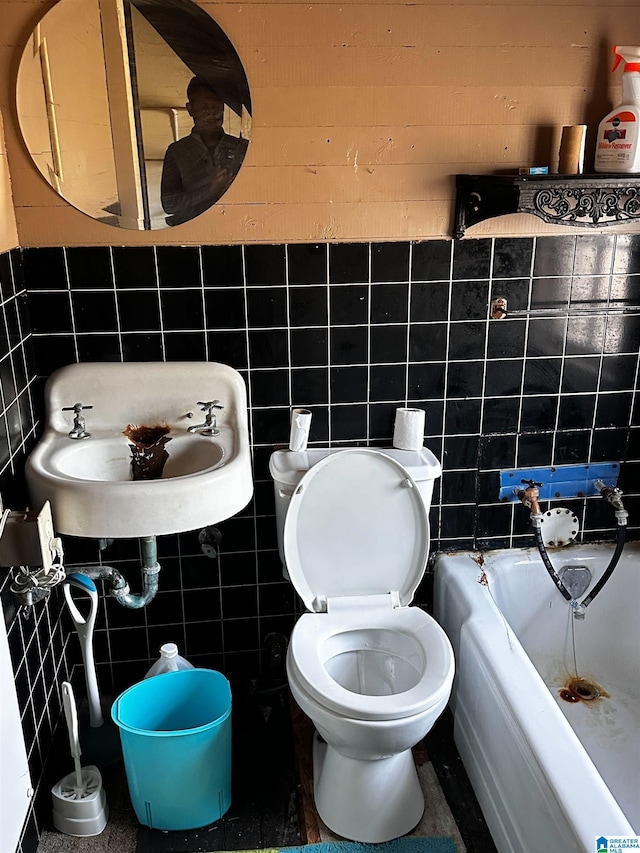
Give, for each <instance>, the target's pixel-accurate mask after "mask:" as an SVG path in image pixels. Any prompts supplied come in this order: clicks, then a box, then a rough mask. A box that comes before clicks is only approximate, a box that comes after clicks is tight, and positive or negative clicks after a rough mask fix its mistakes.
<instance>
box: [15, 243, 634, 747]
mask: <svg viewBox="0 0 640 853" xmlns="http://www.w3.org/2000/svg"><path fill="white" fill-rule="evenodd" d="M21 257H22V260H23V264H24V276H25V282H26V291H27V293H28V302H29V311H30V316H31V323H32V329H33V335H32V339H30V343H32V345H33V346H32V349H33V359H34V362H33V367H32V366H31V365H30V363H29V362H27V363H26V364H25V366H24V367H23V368H22V372H21V371H20V370H17V371H16V369H15V367H14V369H13V373H12V374H7V376H6V378H3V372H2V370H0V391H1V392H2V394H3V395H5V394H6V393H8V394H9V396H11V395H12V394H13V390H12V389H13V387H14V386H13V384H12V378H11V377H13V379H14V380H15V381H16V382H17V386H16V387H17V388H20V386H22V387H23V392H24V386H25V385H26V388H27V390H28V391H29V392H32V391H34V392H35V393H34V395H33V397H34V403H35V404H36V405H37V410H38V411H41V407H42V399H41V394H42V381H43V379H44V377H46V376H47V375H49V374H50V373H51V372H52V371H53V370H54V369H55V368H56V367H58V366H61V365H63V364H66V363H69V362H73V361H76V360H81V361H82V360H107V361H108V360H116V361H118V360H124V361H146V360H150V361H155V360H178V359H208V360H212V361H216V360H217V361H222V362H226V363H228V364H231V365H232V366H233V367H235V368H236V369H238V370H239V371H240V372H241V373H242V375H243V376H244V378H245V380H246V382H247V388H248V393H249V407H250V411H249V415H250V427H251V440H252V448H253V455H254V476H255V495H254V499H253V501H252V502H251V504H250V505H249V506H248V507H247V508H246V509H245V510H244V511H243V512H241V513H239V515H238V516H237V517H235V518H233V519H229V520H228V521H226V522H223V523H222V524H220V530H221V532H222V544H221V547H220V553H219V556H218V558H217V559H215V560H212V559H210V558H208V557H206V556H205V555H204V554H203V553H202V551H201V549H200V545H199V542H198V538H197V533H189V534H184V535H180V536H172V537H163V538H162V539H161V540H160V541H159V553H160V562H161V565H162V566H163V569H162V573H161V576H160V590H161V592H160V594H159V595H158V597H157V599H156V600H155V601H154V602H152V603H151V604H150V605H149V606H148V607H147V608H146V609H145V610H143V611H125V610H123V609H122V608H120V607H119V606H118V605H117V604H115V603H114V602H113V601H112V600H110V599H108V600H102V602H101V610H100V616H99V619H98V626H97V636H96V652H97V655H98V662H99V678H100V680H101V686H102V688H103V691H104V690H106V691H118V690H120V689H121V688H123V687H126V686H128V685H129V684H130V683H132V682H133V681H134V680H136V679H138V678H140V677H141V675H142V674H143V673H144V672H145V670H146V668H147V667H148V665H149V661H150V659H153V658H155V657H156V655H157V650H158V647H159V646H160V645H161V643H163V642H167V641H175V642H177V643H178V644H179V646H180V648H181V651H182V653H183V654H185V655H186V656H187V657H188V658H190V659H191V660H193V662H194V663H196V664H201V665H205V666H214V667H218V668H222V669H223V671H224V672H225V674H227V675H228V676H229V677H230V678H231V679H232V681H233V682H234V684H235V686H236V689H249V688H248V687H247V686H248V685H250V684H251V683H252V682H253V681H255V679H256V678H259V677H260V663H261V655H260V650H261V649H262V648H263V646H264V643H265V638H266V637H267V636H268V635H269V634H270V633H274V632H276V633H282V634H285V635H288V634H289V632H290V630H291V627H292V625H293V623H294V621H295V619H296V617H297V615H298V607H299V604H298V601H297V599H296V597H295V595H294V594H293V592H292V589H291V587H290V586H289V585H288V583H286V582H285V581H284V580H283V577H282V573H281V567H280V562H279V558H278V554H277V546H276V538H275V517H274V500H273V490H272V483H271V481H270V478H269V474H268V460H269V456H270V453H271V452H272V450H273V447H274V445H285V444H286V443H287V441H288V433H289V411H290V407H291V406H307V407H309V408H310V409H311V410H312V412H313V421H312V431H311V442H312V443H316V444H327V443H332V444H337V443H347V444H352V445H374V446H383V445H388V444H389V443H390V441H391V437H392V432H393V419H394V412H395V409H396V408H397V407H398V406H405V405H410V406H418V407H421V408H424V409H425V410H426V413H427V417H426V431H425V444H426V445H427V446H428V447H429V448H430V449H431V450H433V452H434V453H435V454H436V455H437V456H438V458H440V459H441V460H442V463H443V475H442V478H441V480H440V481H439V482H438V483H437V484H436V488H435V492H434V502H433V507H432V511H431V522H432V524H431V531H432V551H436V550H440V549H452V548H488V547H496V548H501V547H509V546H513V545H515V546H518V545H523V544H529V543H530V541H531V540H530V534H529V532H528V519H527V514H526V513H525V512H524V510H523V509H522V508H521V507H519V506H518V507H515V506H514V505H511V504H501V503H500V502H499V501H498V477H499V470H500V469H501V468H505V467H512V466H514V465H518V466H522V467H530V466H545V465H553V464H566V463H570V462H571V463H587V462H590V461H621V462H623V463H624V464H623V467H622V474H621V481H620V485H621V487H622V488H623V489H624V490H625V492H626V495H627V496H626V506H627V508H628V510H629V512H630V516H631V517H630V522H631V523H630V526H629V533H630V536H634V537H637V535H638V530H639V529H640V524H639V522H638V519H639V518H640V500H639V495H638V486H637V483H638V471H639V467H640V405H639V404H638V371H639V363H638V345H639V343H640V260H639V259H640V236H635V235H621V236H610V235H595V236H589V235H587V236H582V235H580V236H577V237H570V236H569V237H566V236H560V237H541V238H537V239H533V238H496V239H482V240H463V241H457V242H450V241H446V240H435V241H429V242H424V243H408V242H395V243H371V244H369V243H359V244H306V245H275V246H267V245H250V246H243V247H241V246H203V247H175V248H174V247H163V246H161V247H139V248H138V247H136V248H133V247H132V248H126V247H113V248H110V247H106V248H105V247H100V248H95V249H91V248H89V249H87V248H82V249H80V248H69V249H67V248H59V249H28V250H24V251H23V252H22V255H21ZM19 259H20V256H19V255H18V254H16V253H11V254H10V256H9V258H8V260H6V261H5V266H6V265H7V264H8V265H9V269H12V265H15V264H16V263H17V262H18V261H19ZM3 269H4V268H3ZM3 275H4V274H3ZM8 287H9V291H10V293H9V296H8V297H7V296H6V295H5V294H4V288H5V284H4V277H3V296H4V298H5V300H6V299H7V298H8V299H9V303H7V304H5V303H4V302H3V307H4V308H5V314H6V317H7V319H6V322H5V324H4V326H5V328H4V330H2V328H1V327H0V365H1V364H2V359H3V358H6V357H7V356H8V357H9V358H13V359H14V360H15V352H14V350H15V347H16V346H17V347H18V349H19V351H20V353H21V354H22V349H23V342H22V341H19V342H18V343H15V342H16V340H17V336H18V338H19V334H20V333H19V332H17V330H16V322H18V323H20V322H21V321H20V317H21V316H22V315H21V314H20V313H19V312H18V311H17V307H18V303H19V302H20V299H21V298H22V297H23V295H24V294H23V291H22V290H20V291H19V292H18V293H17V294H16V291H15V286H14V284H13V279H11V282H10V284H9V285H8ZM497 296H504V297H505V298H506V299H507V302H508V311H509V313H508V315H507V317H506V318H505V319H503V320H499V321H493V320H489V319H488V317H489V303H490V301H491V300H492V299H495V298H496V297H497ZM14 315H17V317H18V320H17V321H15V320H14ZM18 328H22V327H18ZM5 338H6V341H5V343H3V340H5ZM12 341H13V343H12ZM5 372H6V371H5ZM34 374H36V375H37V377H38V378H37V380H36V381H35V384H34V381H33V378H32V377H33V376H34ZM5 384H6V390H5ZM23 392H22V393H20V392H19V393H18V399H17V403H18V406H17V407H16V405H15V404H16V401H15V400H7V399H4V397H3V399H4V406H3V411H4V413H5V417H4V420H3V421H2V423H0V462H1V463H2V464H3V465H4V466H5V470H6V471H7V472H8V474H9V475H10V476H11V478H12V482H13V481H18V480H19V477H18V476H17V475H18V474H19V473H20V472H19V471H18V468H20V466H21V463H22V461H23V457H24V452H25V450H26V449H28V447H29V446H30V442H31V441H32V439H33V420H29V418H30V417H32V416H31V415H30V414H29V412H30V409H29V407H26V408H27V412H26V413H23V408H25V406H24V405H23V404H22V403H21V400H22V398H23V397H24V393H23ZM28 396H29V395H27V398H28ZM12 405H13V406H14V409H13V410H12V409H11V406H12ZM29 406H30V401H29ZM14 412H15V414H14ZM25 417H26V420H25V419H24V418H25ZM16 424H17V426H16ZM25 430H26V432H25ZM15 448H17V450H16V449H15ZM3 476H4V475H3ZM3 494H4V490H3ZM571 508H572V509H573V511H575V512H576V513H577V514H578V516H579V518H580V520H581V524H582V530H583V533H582V535H583V537H584V538H585V539H600V538H608V537H610V535H611V530H612V527H613V522H614V520H613V518H612V515H611V513H610V512H609V511H608V510H609V509H610V508H609V507H606V506H603V502H602V501H595V500H592V499H590V500H588V501H586V500H582V501H576V502H572V507H571ZM65 545H66V549H67V555H68V559H67V562H68V564H70V565H73V564H76V565H78V564H81V563H83V562H88V561H95V560H97V559H98V556H100V558H101V559H102V560H103V561H108V562H109V563H113V564H117V565H118V566H119V568H121V569H122V570H123V571H124V572H125V574H127V575H128V576H129V577H130V579H131V582H132V586H133V587H134V589H135V582H136V578H138V577H139V572H138V569H137V565H138V559H139V554H138V550H137V548H138V546H137V543H131V542H121V543H114V544H112V545H110V546H109V547H108V548H107V550H106V551H105V552H104V553H102V554H100V555H99V554H98V551H97V547H96V543H92V542H84V541H82V540H80V541H78V540H68V541H66V542H65ZM425 587H426V585H425ZM5 597H6V596H5ZM426 602H427V593H426V591H425V592H423V591H422V589H421V590H420V592H419V603H423V604H424V603H426ZM47 614H48V615H47V618H48V619H49V621H50V623H51V627H52V629H54V630H55V625H57V624H58V622H57V621H56V616H55V613H54V614H53V615H52V606H51V605H49V609H48V610H47ZM58 615H59V614H58ZM14 621H15V620H14ZM54 623H55V624H54ZM19 627H20V630H21V632H24V631H25V630H28V626H27V629H25V623H23V622H22V623H19ZM67 627H68V626H67ZM54 636H55V634H54ZM67 638H68V635H67V634H66V633H64V631H62V632H61V633H60V635H59V636H58V643H59V644H62V643H63V642H64V643H65V644H66V641H67ZM16 663H17V670H18V672H20V671H21V666H20V664H21V660H20V658H19V655H18V658H17V659H16ZM65 665H68V664H65ZM36 675H37V674H36ZM29 678H30V676H29ZM20 684H21V691H22V694H23V695H24V697H26V698H25V702H26V704H27V705H29V703H31V705H33V700H32V699H31V696H32V690H31V682H30V681H29V679H26V680H25V679H22V678H21V680H20ZM25 685H26V687H25ZM47 690H49V691H50V692H51V691H53V693H54V694H55V693H56V690H57V688H56V687H55V686H54V685H52V684H49V685H47ZM29 707H31V706H29ZM52 707H53V708H54V710H55V708H56V705H55V704H54V705H53V706H52ZM38 715H40V716H38ZM32 716H34V718H35V719H41V717H42V709H35V710H34V713H33V714H32ZM25 727H26V724H25ZM34 727H35V723H34ZM35 737H36V740H37V738H38V736H37V730H36V735H35Z"/></svg>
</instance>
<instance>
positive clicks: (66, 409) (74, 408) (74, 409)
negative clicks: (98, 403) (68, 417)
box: [60, 403, 93, 415]
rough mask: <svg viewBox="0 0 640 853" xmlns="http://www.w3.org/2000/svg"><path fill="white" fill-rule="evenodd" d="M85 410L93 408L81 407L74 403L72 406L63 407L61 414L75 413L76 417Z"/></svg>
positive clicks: (80, 404) (79, 404)
mask: <svg viewBox="0 0 640 853" xmlns="http://www.w3.org/2000/svg"><path fill="white" fill-rule="evenodd" d="M85 409H93V406H83V405H82V403H74V404H73V406H63V407H62V409H61V410H60V411H62V412H75V413H76V414H77V415H79V414H80V412H82V411H84V410H85Z"/></svg>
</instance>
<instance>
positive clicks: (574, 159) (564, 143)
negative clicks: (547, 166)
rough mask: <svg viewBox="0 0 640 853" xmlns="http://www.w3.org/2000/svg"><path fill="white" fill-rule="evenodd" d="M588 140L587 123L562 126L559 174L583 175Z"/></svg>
mask: <svg viewBox="0 0 640 853" xmlns="http://www.w3.org/2000/svg"><path fill="white" fill-rule="evenodd" d="M586 141H587V125H586V124H572V125H569V126H568V127H563V128H562V139H561V141H560V154H559V159H558V174H560V175H581V174H582V172H583V170H584V147H585V143H586Z"/></svg>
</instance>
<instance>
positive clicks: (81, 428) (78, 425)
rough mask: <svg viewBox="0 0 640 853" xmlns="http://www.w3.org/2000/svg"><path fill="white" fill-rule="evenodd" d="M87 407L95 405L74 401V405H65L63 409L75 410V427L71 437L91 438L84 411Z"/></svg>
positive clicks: (66, 410) (91, 407)
mask: <svg viewBox="0 0 640 853" xmlns="http://www.w3.org/2000/svg"><path fill="white" fill-rule="evenodd" d="M85 409H93V406H83V405H82V403H74V404H73V406H63V407H62V409H61V411H63V412H74V417H73V429H72V430H71V432H70V433H69V438H89V436H90V435H91V433H90V432H87V429H86V423H85V420H84V417H83V416H82V412H83V411H84V410H85Z"/></svg>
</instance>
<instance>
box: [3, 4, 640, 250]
mask: <svg viewBox="0 0 640 853" xmlns="http://www.w3.org/2000/svg"><path fill="white" fill-rule="evenodd" d="M61 2H64V0H61ZM198 2H199V3H200V5H202V6H203V7H204V8H205V9H206V10H207V11H208V12H209V13H210V14H211V15H212V17H213V18H214V19H215V20H216V21H217V22H218V23H219V24H220V25H221V26H222V28H223V29H224V30H225V32H226V33H227V35H228V36H229V37H230V39H231V40H232V42H233V43H234V45H235V46H236V49H237V51H238V53H239V55H240V58H241V60H242V62H243V64H244V67H245V70H246V73H247V77H248V80H249V84H250V87H251V93H252V99H253V107H254V111H253V130H252V142H251V144H250V147H249V152H248V155H247V158H246V160H245V164H244V166H243V167H242V169H241V171H240V174H239V175H238V177H237V179H236V181H235V183H234V184H233V186H232V187H231V189H230V190H229V191H228V193H227V194H226V195H225V196H224V198H223V200H222V201H221V202H220V203H218V205H216V206H215V207H214V208H213V209H211V210H210V211H208V212H207V213H205V214H203V215H202V216H201V217H199V218H198V219H196V220H193V221H192V222H190V223H187V224H185V225H182V226H179V227H177V228H173V229H163V230H162V231H154V232H151V233H146V234H144V233H137V232H130V231H125V230H118V231H116V230H115V229H113V228H112V227H110V226H106V225H102V224H99V223H96V222H94V221H92V220H91V219H89V218H88V217H87V216H85V215H84V214H82V213H79V212H78V211H76V210H75V209H73V208H71V207H70V206H69V205H67V204H66V203H65V202H64V201H62V200H61V199H59V198H58V197H57V195H56V194H55V193H54V192H53V191H52V190H51V189H50V188H49V187H48V186H47V185H46V183H45V182H44V181H43V179H42V178H41V176H40V175H39V174H38V173H37V172H36V170H35V169H34V168H33V166H32V165H31V162H30V160H29V158H28V155H27V154H26V152H25V149H24V147H23V145H22V142H21V140H20V137H19V131H18V128H17V121H16V116H15V107H14V104H13V88H14V85H15V75H16V73H17V66H18V62H19V57H20V53H21V51H22V48H23V46H24V44H25V41H26V39H27V37H28V34H29V32H30V31H31V29H32V28H33V26H34V24H35V23H36V21H37V20H38V18H39V17H40V16H41V15H42V13H43V12H44V11H46V9H47V8H50V5H51V4H50V3H48V2H45V3H38V2H33V0H0V16H1V18H2V21H3V26H2V28H1V30H2V32H1V34H0V40H1V42H2V44H1V45H0V86H1V87H2V88H1V89H0V107H1V108H2V110H3V112H4V114H5V124H6V131H7V149H8V153H9V164H10V168H11V176H12V180H13V193H14V198H15V204H16V218H17V224H18V235H19V239H20V244H21V245H23V246H41V245H60V244H62V245H99V244H124V245H135V244H149V243H155V244H177V245H180V244H182V245H185V244H201V243H202V244H212V243H213V244H215V243H247V242H271V243H276V242H313V241H322V240H330V241H357V240H394V239H427V238H435V237H443V236H449V235H450V234H451V231H452V217H453V195H454V180H453V176H454V175H455V174H456V173H464V172H483V173H484V172H492V171H495V170H504V169H507V170H517V168H518V166H520V165H532V164H548V165H549V166H550V167H551V169H552V171H553V170H555V168H556V167H557V151H558V145H559V138H560V132H561V128H562V126H563V125H565V124H579V123H586V124H588V126H589V143H590V144H589V145H588V149H589V150H588V154H587V167H588V168H589V167H590V165H592V163H593V135H594V133H595V130H596V128H597V124H598V121H599V120H600V118H601V117H602V115H604V114H605V113H606V112H607V110H608V109H609V108H610V105H611V104H612V103H614V102H615V101H616V100H617V99H618V98H619V95H620V76H621V75H620V72H618V73H617V74H616V75H612V74H610V73H609V69H610V66H611V58H610V47H611V45H612V44H615V43H625V44H640V14H639V7H640V0H615V2H613V3H608V2H607V0H542V2H534V0H528V2H527V0H501V2H491V0H466V2H457V0H428V2H413V3H400V2H395V0H368V2H350V0H344V2H338V0H325V2H322V3H302V2H298V0H279V2H273V0H263V1H262V2H260V0H248V1H247V2H211V0H198ZM541 233H553V234H559V233H576V232H575V229H560V228H559V227H558V226H545V225H544V224H543V223H542V222H541V221H540V220H538V219H535V218H534V217H530V216H526V215H521V216H510V217H504V218H501V219H498V220H492V221H491V222H490V223H487V224H483V225H479V226H476V228H475V229H473V232H470V234H469V236H484V235H486V234H501V235H504V234H516V235H517V234H522V235H525V234H541Z"/></svg>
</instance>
